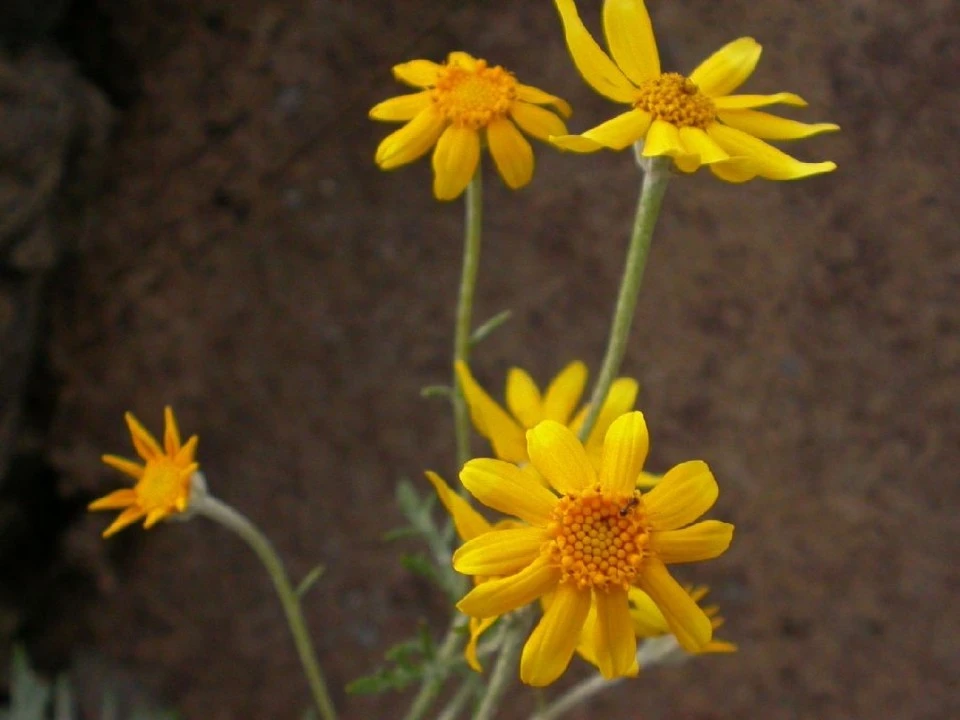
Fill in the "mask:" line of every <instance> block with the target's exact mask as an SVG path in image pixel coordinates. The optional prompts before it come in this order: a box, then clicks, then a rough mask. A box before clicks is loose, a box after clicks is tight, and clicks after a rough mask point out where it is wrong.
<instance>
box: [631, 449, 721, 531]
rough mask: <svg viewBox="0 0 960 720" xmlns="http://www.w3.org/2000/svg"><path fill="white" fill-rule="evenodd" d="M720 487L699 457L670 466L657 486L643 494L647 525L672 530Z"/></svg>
mask: <svg viewBox="0 0 960 720" xmlns="http://www.w3.org/2000/svg"><path fill="white" fill-rule="evenodd" d="M719 494H720V489H719V488H718V487H717V481H716V480H715V479H714V477H713V473H712V472H710V468H709V467H707V464H706V463H705V462H703V461H702V460H690V461H689V462H685V463H680V464H679V465H677V466H675V467H673V468H671V469H670V470H669V471H668V472H667V474H666V475H664V476H663V479H662V480H661V481H660V482H659V483H657V486H656V487H655V488H653V490H651V491H650V492H648V493H647V494H646V495H644V496H643V503H644V506H645V507H646V509H647V515H648V518H649V521H650V524H651V526H652V527H653V528H654V529H655V530H657V531H660V530H676V529H677V528H681V527H683V526H684V525H689V524H690V523H692V522H693V521H694V520H696V519H697V518H698V517H700V516H701V515H703V514H704V513H705V512H706V511H707V510H709V509H710V508H711V507H713V504H714V503H715V502H716V501H717V495H719Z"/></svg>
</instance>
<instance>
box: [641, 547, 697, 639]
mask: <svg viewBox="0 0 960 720" xmlns="http://www.w3.org/2000/svg"><path fill="white" fill-rule="evenodd" d="M639 585H640V587H641V589H642V590H643V591H644V592H646V593H647V594H648V595H649V596H650V598H651V599H652V600H653V601H654V602H655V603H656V604H657V607H659V608H660V611H661V612H662V613H663V617H664V618H665V619H666V621H667V625H668V626H669V627H670V632H672V633H673V634H674V635H676V637H677V642H678V643H680V647H682V648H683V649H684V650H686V651H687V652H698V651H700V650H701V649H703V647H704V646H705V645H706V644H707V643H708V642H710V640H711V638H712V637H713V625H712V624H711V623H710V618H708V617H707V616H706V614H705V613H704V612H703V610H701V609H700V606H699V605H697V604H696V603H695V602H694V601H693V598H691V597H690V594H689V593H688V592H687V591H686V590H684V589H683V588H682V587H681V586H680V584H679V583H678V582H677V581H676V580H674V579H673V576H672V575H671V574H670V572H669V571H668V570H667V568H666V566H665V565H664V564H663V563H661V562H660V561H659V560H656V559H655V558H651V559H650V560H648V561H647V564H646V566H645V567H644V569H643V573H642V574H641V575H640V582H639Z"/></svg>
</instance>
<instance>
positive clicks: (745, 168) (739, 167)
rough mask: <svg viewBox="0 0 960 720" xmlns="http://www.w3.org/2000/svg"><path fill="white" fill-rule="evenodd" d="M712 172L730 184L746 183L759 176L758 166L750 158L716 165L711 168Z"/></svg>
mask: <svg viewBox="0 0 960 720" xmlns="http://www.w3.org/2000/svg"><path fill="white" fill-rule="evenodd" d="M710 172H712V173H713V174H714V175H716V176H717V177H718V178H720V179H721V180H724V181H726V182H729V183H745V182H747V181H748V180H753V179H754V178H755V177H756V176H757V165H756V163H754V162H753V161H751V160H750V159H749V158H743V159H737V160H732V161H730V162H725V163H714V164H713V165H711V166H710Z"/></svg>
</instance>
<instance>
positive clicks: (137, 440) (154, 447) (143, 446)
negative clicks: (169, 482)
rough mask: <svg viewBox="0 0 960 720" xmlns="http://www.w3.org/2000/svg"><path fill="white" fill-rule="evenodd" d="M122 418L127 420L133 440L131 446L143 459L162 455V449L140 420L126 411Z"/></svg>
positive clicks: (151, 458)
mask: <svg viewBox="0 0 960 720" xmlns="http://www.w3.org/2000/svg"><path fill="white" fill-rule="evenodd" d="M123 417H124V419H125V420H126V421H127V427H128V428H129V429H130V438H131V439H132V440H133V447H134V448H136V451H137V454H138V455H139V456H140V457H142V458H143V459H144V460H153V459H154V458H155V457H160V456H162V455H163V450H161V449H160V445H159V444H158V443H157V441H156V439H155V438H154V437H153V435H151V434H150V433H149V432H148V431H147V429H146V428H145V427H143V425H141V424H140V421H139V420H137V418H135V417H134V416H133V413H129V412H128V413H126V414H125V415H124V416H123Z"/></svg>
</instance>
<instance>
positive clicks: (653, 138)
mask: <svg viewBox="0 0 960 720" xmlns="http://www.w3.org/2000/svg"><path fill="white" fill-rule="evenodd" d="M642 154H643V156H644V157H659V156H661V155H669V156H670V157H677V156H678V155H685V154H686V150H684V147H683V143H682V142H681V141H680V131H679V130H677V126H676V125H673V124H672V123H668V122H666V121H665V120H654V121H653V122H652V123H651V124H650V129H649V130H648V131H647V136H646V138H645V139H644V141H643V153H642Z"/></svg>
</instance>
